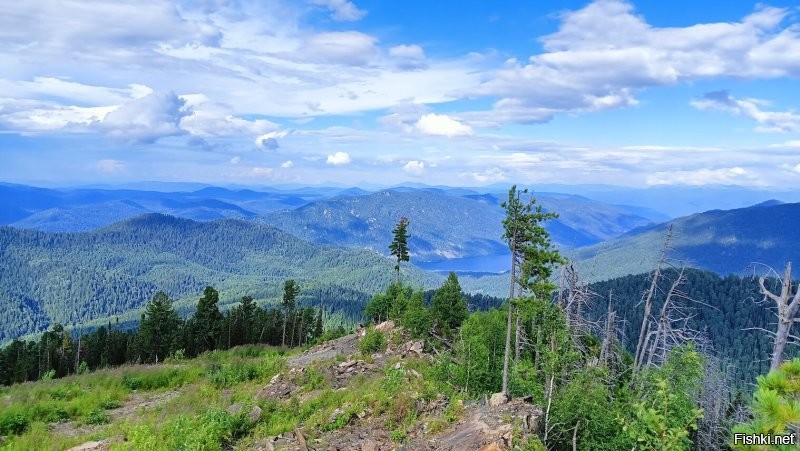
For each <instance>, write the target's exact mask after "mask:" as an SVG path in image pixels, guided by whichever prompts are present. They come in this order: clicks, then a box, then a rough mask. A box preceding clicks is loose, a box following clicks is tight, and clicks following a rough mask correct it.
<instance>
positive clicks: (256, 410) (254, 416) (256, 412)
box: [247, 406, 263, 423]
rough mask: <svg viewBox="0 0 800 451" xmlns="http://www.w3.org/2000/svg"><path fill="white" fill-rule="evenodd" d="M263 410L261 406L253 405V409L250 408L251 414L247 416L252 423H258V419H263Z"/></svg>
mask: <svg viewBox="0 0 800 451" xmlns="http://www.w3.org/2000/svg"><path fill="white" fill-rule="evenodd" d="M262 413H263V411H262V410H261V407H258V406H253V409H252V410H250V415H248V416H247V419H248V420H250V422H251V423H257V422H258V420H260V419H261V414H262Z"/></svg>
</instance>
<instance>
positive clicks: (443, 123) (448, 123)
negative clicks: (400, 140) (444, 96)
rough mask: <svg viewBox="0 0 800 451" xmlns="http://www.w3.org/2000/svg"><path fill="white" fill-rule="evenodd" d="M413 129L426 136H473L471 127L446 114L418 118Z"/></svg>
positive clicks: (430, 114) (431, 114)
mask: <svg viewBox="0 0 800 451" xmlns="http://www.w3.org/2000/svg"><path fill="white" fill-rule="evenodd" d="M415 127H416V129H417V130H419V131H420V132H422V133H425V134H426V135H435V136H447V137H454V136H468V135H472V134H474V131H473V130H472V127H470V126H469V125H466V124H463V123H461V122H459V121H457V120H455V119H453V118H452V117H450V116H448V115H446V114H436V113H429V114H425V115H423V116H422V117H420V118H419V120H418V121H417V123H416V124H415Z"/></svg>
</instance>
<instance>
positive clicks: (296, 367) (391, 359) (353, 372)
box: [57, 322, 542, 451]
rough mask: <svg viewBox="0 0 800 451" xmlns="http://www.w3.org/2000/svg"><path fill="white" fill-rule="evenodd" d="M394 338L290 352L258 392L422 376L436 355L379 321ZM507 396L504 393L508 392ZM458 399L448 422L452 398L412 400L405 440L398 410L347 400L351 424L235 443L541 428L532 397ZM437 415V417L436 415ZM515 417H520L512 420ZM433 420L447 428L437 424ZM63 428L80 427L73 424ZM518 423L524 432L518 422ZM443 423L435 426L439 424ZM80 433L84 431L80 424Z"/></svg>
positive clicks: (369, 446) (469, 440)
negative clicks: (378, 343)
mask: <svg viewBox="0 0 800 451" xmlns="http://www.w3.org/2000/svg"><path fill="white" fill-rule="evenodd" d="M377 328H378V329H379V330H382V331H383V332H384V333H385V334H386V335H387V336H389V337H390V340H389V346H388V348H387V349H386V351H385V352H382V353H378V354H373V355H371V356H362V355H361V354H360V353H359V351H358V342H359V340H360V338H361V337H362V336H363V334H364V331H360V332H359V333H356V334H352V335H348V336H345V337H342V338H339V339H337V340H332V341H329V342H326V343H323V344H321V345H318V346H315V347H313V348H311V349H309V350H307V351H305V352H303V353H302V354H298V355H295V356H292V357H290V358H289V359H288V360H287V364H286V370H285V371H283V372H281V373H279V374H277V375H276V376H275V377H273V378H272V380H270V381H269V383H267V384H266V385H265V386H264V387H263V388H261V389H260V390H259V391H258V392H257V393H256V395H255V397H256V400H257V401H266V400H276V401H278V402H290V400H291V399H292V398H293V397H297V398H298V400H299V401H300V402H304V401H305V400H308V399H310V398H312V397H314V396H316V395H318V394H319V390H311V391H309V390H307V389H304V383H306V382H304V381H307V379H308V376H309V375H310V374H314V375H315V377H320V376H321V377H323V378H324V382H325V387H327V388H330V389H333V390H344V389H346V388H347V389H351V387H350V385H351V383H352V382H353V381H354V379H356V378H370V377H380V376H382V375H383V374H384V373H385V372H386V370H387V366H388V365H391V366H392V368H393V369H394V370H396V371H397V372H400V373H401V374H402V375H403V377H404V378H407V379H405V380H414V379H421V378H423V375H421V374H420V373H419V372H417V371H416V370H414V369H413V368H411V367H410V366H412V365H410V364H411V363H413V362H414V361H415V360H419V359H428V360H432V359H433V357H432V356H431V355H429V354H426V353H425V352H424V350H423V342H422V341H414V340H410V339H408V337H407V336H406V335H405V333H404V332H403V330H402V329H400V328H396V327H395V326H394V324H393V323H391V322H387V323H383V324H380V325H378V326H377ZM178 394H179V391H175V392H167V393H162V394H159V395H157V396H154V397H151V398H144V397H142V396H137V395H136V394H134V396H132V397H131V399H129V400H128V402H126V403H125V405H123V406H121V407H119V408H117V409H114V410H112V411H110V412H109V413H110V415H111V416H113V417H115V418H119V417H125V416H130V415H134V414H135V412H136V411H137V410H138V409H143V408H145V409H146V408H151V407H154V406H157V405H159V404H161V403H164V402H167V401H169V399H171V398H172V397H175V396H177V395H178ZM501 398H502V399H501ZM456 403H457V404H458V405H457V406H456V407H457V408H456V409H455V410H457V411H458V413H459V414H458V415H457V416H453V417H451V418H449V419H448V420H447V421H444V420H440V421H439V422H438V423H436V421H435V420H436V419H437V418H441V417H443V416H444V414H445V411H446V410H447V409H448V406H449V408H450V410H453V406H452V405H451V401H450V400H449V399H446V397H445V396H444V395H441V394H440V395H439V396H438V397H435V398H434V399H431V400H428V401H425V400H423V399H417V400H415V401H414V404H413V405H412V406H411V407H410V408H412V409H414V412H415V414H416V416H417V418H419V419H420V421H418V422H416V423H415V424H414V425H413V426H412V427H410V428H409V429H408V430H407V431H406V434H407V435H406V437H405V439H404V440H402V444H401V443H398V442H400V441H398V440H392V437H391V432H390V431H388V430H387V428H386V424H387V423H388V421H387V420H389V416H390V415H391V412H381V413H374V412H371V411H368V409H365V410H363V411H356V412H355V413H352V411H353V409H352V407H353V406H350V405H342V406H340V408H338V409H336V410H335V411H334V412H333V413H332V414H331V417H330V419H329V421H330V422H334V421H336V420H337V419H339V417H340V416H344V415H346V416H347V418H346V419H345V420H343V421H344V422H345V424H344V426H343V427H341V428H338V429H336V430H333V431H329V432H322V433H320V431H307V430H304V429H303V426H300V427H299V428H298V429H295V430H294V431H291V432H285V433H283V434H281V435H279V436H274V437H268V438H264V439H259V440H256V441H255V443H254V444H252V445H248V446H247V447H241V446H234V447H233V448H232V449H252V450H270V451H271V450H295V451H296V450H303V451H309V450H314V451H316V450H326V451H388V450H443V451H451V450H452V451H456V450H458V451H461V450H481V451H493V450H506V449H511V448H512V446H513V445H514V443H513V441H514V440H515V437H524V436H527V435H529V434H532V433H533V432H534V431H536V430H537V428H538V423H539V417H540V416H541V415H542V412H541V409H539V408H538V407H536V406H534V405H532V404H530V403H529V402H527V401H526V400H524V399H515V400H512V401H511V402H505V399H504V398H503V397H502V396H497V395H495V396H493V397H492V399H491V400H487V399H483V400H478V401H469V402H466V403H463V402H461V401H456ZM243 408H245V406H244V405H243V404H238V403H237V404H232V405H231V406H230V407H229V408H228V411H229V412H230V413H231V414H234V415H235V414H238V413H239V412H240V411H241V410H242V409H243ZM250 409H251V410H248V411H247V414H248V416H249V418H250V419H251V421H253V422H255V421H258V419H259V418H260V416H261V415H262V411H261V408H259V407H257V406H255V407H252V408H250ZM431 419H433V420H432V421H431ZM512 423H513V424H512ZM433 424H438V425H439V427H436V428H433V427H432V425H433ZM57 427H61V428H64V429H65V431H67V432H69V430H70V429H76V430H77V429H78V428H79V426H75V425H73V424H71V423H66V424H64V425H60V426H57ZM515 427H516V429H517V430H516V431H515V430H514V428H515ZM434 429H435V430H434ZM76 432H77V431H76ZM112 441H113V440H104V441H99V442H89V443H85V444H83V445H81V446H79V447H75V448H73V449H72V450H74V451H78V450H80V451H96V450H106V449H108V448H109V446H110V445H111V443H112Z"/></svg>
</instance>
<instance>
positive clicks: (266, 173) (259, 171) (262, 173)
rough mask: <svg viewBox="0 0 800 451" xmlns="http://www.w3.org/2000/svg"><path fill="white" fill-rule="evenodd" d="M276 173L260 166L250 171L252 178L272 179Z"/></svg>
mask: <svg viewBox="0 0 800 451" xmlns="http://www.w3.org/2000/svg"><path fill="white" fill-rule="evenodd" d="M274 172H275V170H274V169H272V168H265V167H260V166H255V167H253V168H251V169H250V174H249V175H250V176H252V177H272V175H273V173H274Z"/></svg>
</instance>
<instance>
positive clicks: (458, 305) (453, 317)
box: [431, 272, 469, 334]
mask: <svg viewBox="0 0 800 451" xmlns="http://www.w3.org/2000/svg"><path fill="white" fill-rule="evenodd" d="M431 313H432V315H433V318H434V319H435V320H436V324H437V326H438V328H439V331H440V332H442V333H444V334H448V333H449V332H450V331H451V330H455V329H458V328H459V327H460V326H461V323H463V322H464V320H465V319H467V315H468V314H469V313H468V311H467V300H466V298H465V297H464V293H462V292H461V285H460V284H459V283H458V277H457V276H456V273H454V272H451V273H450V275H448V276H447V280H446V281H445V282H444V284H442V286H441V287H440V288H439V289H438V290H436V292H435V293H434V294H433V298H432V299H431Z"/></svg>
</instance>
